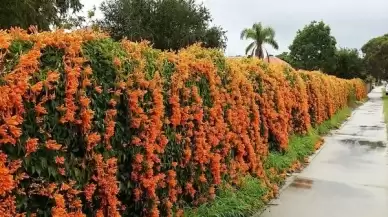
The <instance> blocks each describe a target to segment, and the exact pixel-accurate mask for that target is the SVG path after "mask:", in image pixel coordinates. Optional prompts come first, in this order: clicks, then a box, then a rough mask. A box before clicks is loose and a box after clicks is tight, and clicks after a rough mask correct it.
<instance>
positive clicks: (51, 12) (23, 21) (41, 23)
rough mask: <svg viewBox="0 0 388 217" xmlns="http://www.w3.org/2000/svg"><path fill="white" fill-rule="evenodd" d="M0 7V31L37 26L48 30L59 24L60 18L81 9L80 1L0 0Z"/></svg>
mask: <svg viewBox="0 0 388 217" xmlns="http://www.w3.org/2000/svg"><path fill="white" fill-rule="evenodd" d="M0 5H1V7H0V29H9V28H10V27H15V26H18V27H21V28H24V29H27V28H28V27H30V26H31V25H37V26H38V28H39V29H44V30H48V29H49V27H50V25H52V24H54V25H58V24H59V23H60V20H61V16H63V15H65V14H66V13H68V12H69V11H73V12H77V11H80V10H81V8H82V4H81V3H80V0H59V1H47V0H23V1H19V0H0Z"/></svg>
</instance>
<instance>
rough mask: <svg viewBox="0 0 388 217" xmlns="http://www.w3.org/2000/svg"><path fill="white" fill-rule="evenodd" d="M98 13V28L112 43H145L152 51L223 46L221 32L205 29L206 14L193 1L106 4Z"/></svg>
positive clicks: (137, 0) (122, 0)
mask: <svg viewBox="0 0 388 217" xmlns="http://www.w3.org/2000/svg"><path fill="white" fill-rule="evenodd" d="M101 11H102V13H103V14H104V16H105V18H104V19H103V20H101V22H100V24H101V26H102V27H103V28H104V29H106V30H107V31H108V32H110V33H111V35H112V37H113V38H115V39H121V38H124V37H127V38H128V39H129V40H132V41H140V40H149V41H151V42H152V43H153V44H154V47H155V48H158V49H173V50H178V49H179V48H182V47H186V46H188V45H190V44H193V43H195V42H200V41H202V42H204V46H206V47H220V48H225V46H226V37H225V31H223V30H222V28H221V27H210V26H209V23H210V22H211V16H210V13H209V10H208V9H207V8H206V7H205V6H204V5H203V4H197V3H196V2H195V0H107V1H105V2H103V4H102V6H101Z"/></svg>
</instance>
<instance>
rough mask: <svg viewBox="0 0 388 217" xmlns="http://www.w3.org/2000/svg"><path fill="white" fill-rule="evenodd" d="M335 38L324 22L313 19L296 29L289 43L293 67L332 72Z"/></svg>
mask: <svg viewBox="0 0 388 217" xmlns="http://www.w3.org/2000/svg"><path fill="white" fill-rule="evenodd" d="M336 43H337V42H336V40H335V38H334V37H333V36H331V34H330V27H329V26H328V25H326V24H325V23H323V22H322V21H321V22H316V21H313V22H311V23H310V24H309V25H307V26H305V27H304V28H303V30H298V32H297V35H296V37H295V39H294V41H293V42H292V44H291V45H290V47H289V49H290V57H291V60H292V63H293V65H294V67H296V68H299V69H306V70H322V71H323V72H325V73H328V74H333V71H334V70H335V63H336V58H335V54H336Z"/></svg>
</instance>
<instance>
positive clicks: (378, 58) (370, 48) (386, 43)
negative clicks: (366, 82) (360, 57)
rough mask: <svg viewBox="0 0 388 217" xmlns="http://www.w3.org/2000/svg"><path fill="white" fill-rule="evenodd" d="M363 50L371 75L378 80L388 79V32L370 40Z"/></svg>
mask: <svg viewBox="0 0 388 217" xmlns="http://www.w3.org/2000/svg"><path fill="white" fill-rule="evenodd" d="M361 50H362V52H363V53H364V60H365V64H366V67H367V70H368V71H369V72H370V73H371V75H372V76H373V77H375V78H376V79H377V81H380V79H388V34H386V35H383V36H380V37H376V38H373V39H371V40H369V41H368V42H367V43H366V44H365V45H364V46H363V47H362V48H361Z"/></svg>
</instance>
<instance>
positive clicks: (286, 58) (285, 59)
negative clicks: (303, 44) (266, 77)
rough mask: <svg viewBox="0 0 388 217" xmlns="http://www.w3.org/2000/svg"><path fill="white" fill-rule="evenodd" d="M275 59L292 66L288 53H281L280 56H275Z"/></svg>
mask: <svg viewBox="0 0 388 217" xmlns="http://www.w3.org/2000/svg"><path fill="white" fill-rule="evenodd" d="M276 57H277V58H279V59H281V60H283V61H285V62H287V63H289V64H291V65H293V64H292V59H291V56H290V54H289V53H288V52H283V53H281V54H278V55H276Z"/></svg>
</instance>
